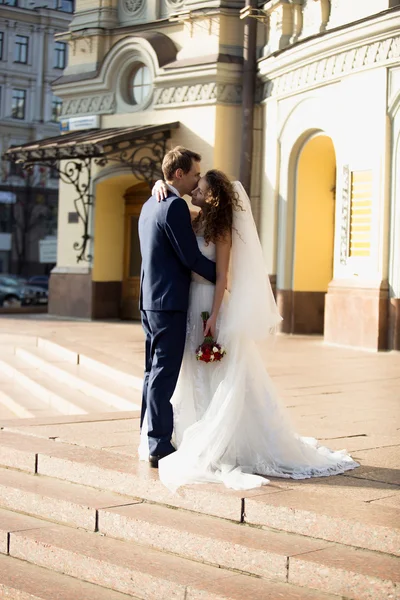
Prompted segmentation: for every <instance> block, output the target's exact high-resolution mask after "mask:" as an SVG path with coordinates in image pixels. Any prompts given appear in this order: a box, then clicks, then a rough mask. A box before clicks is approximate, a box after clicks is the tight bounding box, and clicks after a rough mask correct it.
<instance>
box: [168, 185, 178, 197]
mask: <svg viewBox="0 0 400 600" xmlns="http://www.w3.org/2000/svg"><path fill="white" fill-rule="evenodd" d="M166 185H167V188H168V189H169V190H170V191H171V192H172V193H173V194H175V195H176V196H178V198H180V197H181V195H180V193H179V192H178V190H177V189H176V188H174V186H173V185H171V184H170V183H167V184H166Z"/></svg>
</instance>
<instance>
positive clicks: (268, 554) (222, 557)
mask: <svg viewBox="0 0 400 600" xmlns="http://www.w3.org/2000/svg"><path fill="white" fill-rule="evenodd" d="M0 506H2V507H3V508H6V509H11V510H16V511H19V512H23V513H27V514H29V515H31V516H33V517H41V518H43V519H46V520H51V521H55V522H57V523H63V524H67V525H71V526H74V527H82V528H84V529H87V530H89V531H97V530H98V531H99V532H100V533H102V534H104V535H107V536H109V537H113V538H117V539H123V540H126V541H133V542H137V543H140V544H143V545H146V546H151V547H153V548H155V549H158V550H161V551H167V552H171V553H173V554H178V555H181V556H184V557H185V558H189V559H193V560H196V561H200V562H207V563H210V564H214V565H217V566H222V567H224V568H230V569H237V570H240V571H245V572H247V573H252V574H254V575H259V576H263V577H270V578H273V579H275V580H280V581H284V582H285V581H286V579H287V561H288V558H289V557H291V556H296V555H299V554H302V553H305V552H313V551H316V550H320V549H323V548H327V547H330V546H331V544H330V543H329V542H326V541H321V540H315V539H310V538H306V537H305V536H296V535H293V534H287V533H284V532H276V531H263V530H261V529H257V528H252V527H248V526H246V525H239V524H234V523H232V522H229V521H225V520H222V519H216V518H214V517H208V516H203V515H199V514H195V513H192V512H187V511H183V510H175V509H171V508H167V507H163V506H159V505H156V504H147V503H143V502H142V501H139V500H136V501H135V500H134V499H133V498H131V497H127V496H122V495H119V494H115V493H110V492H103V491H98V490H95V489H93V488H89V487H87V486H82V485H78V484H72V483H68V482H63V481H59V480H56V479H53V478H49V477H46V476H43V475H29V474H27V473H23V472H19V471H14V470H12V469H0Z"/></svg>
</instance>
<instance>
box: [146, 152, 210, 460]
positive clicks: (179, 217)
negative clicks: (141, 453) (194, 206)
mask: <svg viewBox="0 0 400 600" xmlns="http://www.w3.org/2000/svg"><path fill="white" fill-rule="evenodd" d="M200 161H201V156H200V155H199V154H196V153H195V152H191V151H190V150H187V149H186V148H183V147H181V146H177V147H176V148H174V149H173V150H171V151H170V152H168V153H167V154H166V155H165V157H164V160H163V164H162V170H163V174H164V179H165V181H166V182H167V184H168V186H169V189H170V190H171V191H170V193H169V194H168V196H167V198H166V199H165V200H163V201H162V202H161V203H158V202H157V198H156V197H155V196H151V197H150V198H149V199H148V200H147V202H145V204H144V205H143V208H142V211H141V214H140V218H139V239H140V251H141V254H142V271H141V286H140V310H141V316H142V325H143V329H144V332H145V336H146V358H145V376H144V382H143V396H142V416H141V425H142V424H143V419H144V417H145V414H146V418H147V421H148V439H149V461H150V465H151V466H152V467H155V468H157V467H158V461H159V460H160V459H161V458H163V457H164V456H168V454H171V453H172V452H174V450H175V448H174V447H173V445H172V444H171V436H172V430H173V411H172V405H171V404H170V400H171V397H172V394H173V393H174V390H175V386H176V382H177V380H178V375H179V371H180V368H181V363H182V358H183V350H184V346H185V337H186V318H187V309H188V303H189V286H190V280H191V272H192V271H195V272H196V273H198V274H199V275H202V276H203V277H205V278H206V279H208V280H209V281H211V282H213V283H215V278H216V273H215V263H213V262H212V261H210V260H208V259H207V258H205V257H204V256H203V255H202V254H201V252H200V250H199V248H198V245H197V241H196V237H195V234H194V233H193V229H192V224H191V219H190V211H189V208H188V205H187V204H186V202H185V200H183V199H182V196H184V195H185V194H190V193H191V192H192V191H193V190H194V189H195V188H196V187H197V184H198V181H199V179H200Z"/></svg>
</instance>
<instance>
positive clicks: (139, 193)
mask: <svg viewBox="0 0 400 600" xmlns="http://www.w3.org/2000/svg"><path fill="white" fill-rule="evenodd" d="M149 193H150V192H149V187H148V185H147V184H145V183H139V184H137V185H134V186H132V187H130V188H128V189H127V190H126V192H125V194H124V200H125V216H124V268H123V279H122V301H121V318H122V319H135V320H138V319H140V311H139V294H140V267H141V256H140V246H139V233H138V223H139V216H140V211H141V209H142V206H143V203H144V202H145V201H146V200H147V198H148V197H149Z"/></svg>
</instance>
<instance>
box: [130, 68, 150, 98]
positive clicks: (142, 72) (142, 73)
mask: <svg viewBox="0 0 400 600" xmlns="http://www.w3.org/2000/svg"><path fill="white" fill-rule="evenodd" d="M150 92H151V73H150V69H149V67H146V65H143V64H140V65H138V66H137V67H136V69H135V70H134V71H133V73H132V76H131V96H132V101H133V104H143V102H144V101H145V100H147V98H148V97H149V95H150Z"/></svg>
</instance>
